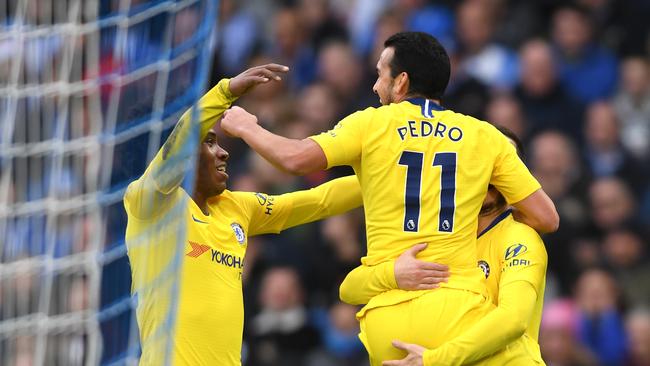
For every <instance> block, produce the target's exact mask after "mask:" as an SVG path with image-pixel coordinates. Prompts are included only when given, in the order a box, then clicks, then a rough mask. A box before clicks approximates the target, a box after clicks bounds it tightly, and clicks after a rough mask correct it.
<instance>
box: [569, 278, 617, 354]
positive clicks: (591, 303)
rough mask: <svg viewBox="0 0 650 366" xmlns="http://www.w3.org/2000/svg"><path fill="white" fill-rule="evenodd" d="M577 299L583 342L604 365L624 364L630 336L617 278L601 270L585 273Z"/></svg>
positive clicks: (579, 325)
mask: <svg viewBox="0 0 650 366" xmlns="http://www.w3.org/2000/svg"><path fill="white" fill-rule="evenodd" d="M575 299H576V305H577V307H578V339H579V340H580V342H581V343H582V344H583V345H585V346H586V347H587V348H588V349H589V350H590V351H591V352H592V353H593V354H595V355H596V358H597V359H598V361H599V362H600V363H601V364H602V365H604V366H616V365H620V364H622V362H623V360H624V359H625V351H626V348H625V347H626V342H627V336H626V334H625V329H624V327H623V315H622V313H621V312H620V310H619V293H618V286H617V284H616V282H615V281H614V278H613V277H612V276H611V275H610V274H609V273H608V272H605V271H604V270H601V269H591V270H587V271H585V272H584V273H583V274H582V275H581V276H580V278H579V279H578V282H577V284H576V295H575Z"/></svg>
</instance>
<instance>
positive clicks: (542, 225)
mask: <svg viewBox="0 0 650 366" xmlns="http://www.w3.org/2000/svg"><path fill="white" fill-rule="evenodd" d="M536 226H537V227H536V228H535V229H537V231H539V232H540V233H552V232H555V231H557V229H558V228H559V227H560V215H559V214H558V213H557V210H556V209H555V206H553V205H552V206H551V207H548V208H547V209H546V210H545V211H544V213H542V214H540V215H538V220H537V225H536Z"/></svg>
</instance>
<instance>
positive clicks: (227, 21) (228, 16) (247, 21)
mask: <svg viewBox="0 0 650 366" xmlns="http://www.w3.org/2000/svg"><path fill="white" fill-rule="evenodd" d="M219 16H220V19H219V24H218V25H219V26H220V29H219V30H218V33H217V47H218V54H217V60H216V62H215V64H216V65H215V66H216V67H218V68H219V71H220V74H222V75H237V74H239V73H240V72H241V71H243V70H244V68H245V67H246V65H247V64H248V59H249V58H250V57H251V56H252V53H253V51H254V49H255V47H256V45H257V44H258V43H259V42H260V39H259V38H260V37H259V32H260V30H259V25H258V22H256V20H255V17H254V16H253V15H252V14H251V13H249V12H248V11H246V10H245V9H243V8H242V6H241V4H238V1H235V0H223V1H221V9H220V12H219ZM197 25H198V23H196V22H194V26H195V27H196V26H197ZM175 38H176V35H175Z"/></svg>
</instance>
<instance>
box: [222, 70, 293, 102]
mask: <svg viewBox="0 0 650 366" xmlns="http://www.w3.org/2000/svg"><path fill="white" fill-rule="evenodd" d="M287 71H289V67H287V66H284V65H279V64H266V65H260V66H255V67H251V68H250V69H248V70H246V71H244V72H242V73H241V74H239V75H237V76H235V77H233V78H232V79H230V94H232V95H233V96H235V97H240V96H242V95H244V94H245V93H246V92H247V91H248V90H249V89H250V88H252V87H254V86H255V85H259V84H266V83H268V82H270V81H271V80H275V81H280V80H282V78H281V77H280V75H279V73H286V72H287Z"/></svg>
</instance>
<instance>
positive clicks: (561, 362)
mask: <svg viewBox="0 0 650 366" xmlns="http://www.w3.org/2000/svg"><path fill="white" fill-rule="evenodd" d="M577 329H578V313H577V310H576V307H575V305H574V304H573V303H572V302H571V301H569V300H555V301H552V302H550V303H548V304H547V305H546V306H544V314H543V315H542V323H541V326H540V332H539V345H540V348H541V351H542V358H543V359H544V361H545V362H546V364H547V365H548V366H594V365H596V364H597V363H596V360H595V357H594V356H593V355H592V354H591V352H589V351H588V350H587V349H585V348H584V347H583V346H582V345H581V344H580V342H579V341H578V335H577V333H578V331H577Z"/></svg>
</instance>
